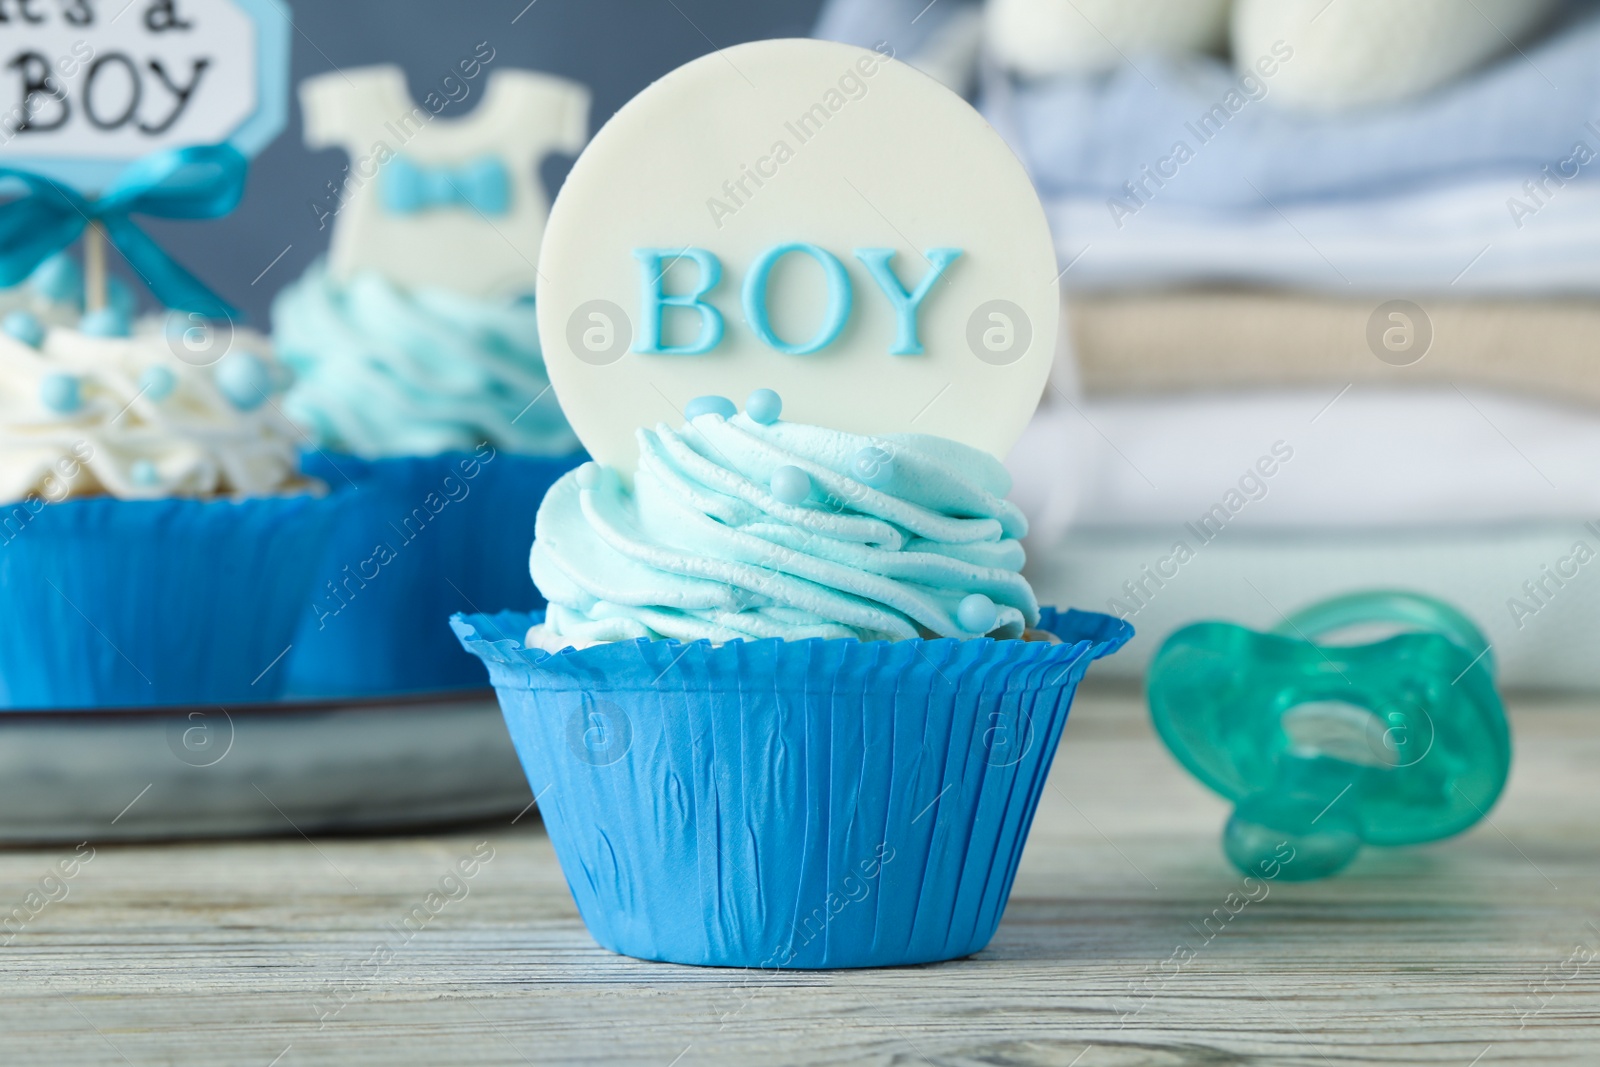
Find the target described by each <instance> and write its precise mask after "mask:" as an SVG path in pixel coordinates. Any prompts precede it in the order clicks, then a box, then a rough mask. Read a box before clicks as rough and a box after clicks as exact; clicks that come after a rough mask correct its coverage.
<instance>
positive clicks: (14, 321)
mask: <svg viewBox="0 0 1600 1067" xmlns="http://www.w3.org/2000/svg"><path fill="white" fill-rule="evenodd" d="M0 329H3V330H5V332H6V333H7V334H8V335H10V336H11V337H13V338H15V339H16V340H18V341H21V342H22V343H23V344H25V345H27V346H28V347H29V348H38V347H39V346H40V345H42V344H44V323H42V322H40V321H39V317H38V316H37V315H34V314H32V313H31V312H27V311H13V312H12V313H11V314H9V315H7V316H6V318H5V321H4V322H3V323H0Z"/></svg>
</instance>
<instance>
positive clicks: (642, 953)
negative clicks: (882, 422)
mask: <svg viewBox="0 0 1600 1067" xmlns="http://www.w3.org/2000/svg"><path fill="white" fill-rule="evenodd" d="M780 407H781V404H780V402H779V399H778V397H777V396H776V395H775V394H773V393H772V392H771V391H770V390H761V391H758V392H757V393H756V394H754V395H753V396H752V397H751V398H750V400H749V402H748V403H747V405H746V409H745V411H744V412H743V413H736V410H735V408H734V405H733V404H732V403H731V402H729V401H727V400H725V399H722V398H715V397H711V398H702V400H699V401H696V402H694V403H693V404H691V405H690V408H689V410H688V412H687V414H688V416H689V420H688V422H687V424H685V425H684V426H682V427H681V428H680V429H677V430H674V429H672V428H670V427H668V426H666V425H658V426H656V427H655V428H654V429H644V430H641V431H639V433H638V446H639V462H638V469H637V471H635V472H630V473H631V484H630V481H629V480H628V479H626V478H624V476H623V472H620V471H617V470H615V469H611V468H605V467H601V466H599V465H597V464H594V463H587V464H585V465H583V466H581V467H579V468H578V469H576V470H575V471H573V472H571V473H569V474H567V475H565V476H564V477H563V478H562V479H561V480H560V481H558V482H557V483H556V484H555V486H554V487H553V488H552V489H551V491H550V493H549V494H548V496H546V498H545V500H544V503H543V504H542V506H541V507H540V508H539V513H538V519H537V523H536V527H535V538H534V543H533V549H532V553H531V571H532V575H533V578H534V581H535V583H536V584H537V585H538V587H539V589H540V590H541V592H542V593H543V594H544V595H545V596H546V597H547V598H548V601H549V609H548V611H547V612H546V613H545V614H544V615H543V616H538V615H533V616H529V615H518V614H510V613H502V614H499V615H494V616H483V615H476V616H468V617H464V618H457V619H455V620H454V626H455V628H456V632H457V633H458V634H459V635H460V637H461V640H462V643H463V644H464V645H465V646H466V647H467V648H469V649H471V650H472V651H474V652H475V653H477V654H478V655H479V656H480V657H481V658H482V659H483V660H484V662H485V663H486V664H487V665H488V668H489V673H490V678H491V680H492V681H493V683H494V685H495V688H496V690H497V691H498V694H499V697H500V701H501V705H502V708H503V709H504V712H505V716H506V721H507V724H508V726H509V728H510V733H511V737H512V740H513V742H514V743H515V744H516V747H517V751H518V754H519V755H520V757H521V759H522V761H523V765H524V767H525V768H526V770H527V772H528V776H529V780H530V782H531V784H532V786H533V789H534V791H535V793H536V794H537V795H538V796H539V798H540V809H541V812H542V814H543V817H544V821H545V824H546V826H547V827H548V829H549V833H550V837H551V840H552V842H553V843H554V845H555V847H556V851H557V855H558V856H559V857H560V860H561V865H562V869H563V870H564V871H565V872H566V874H567V881H568V884H569V886H570V887H571V889H572V892H573V895H574V897H575V898H576V900H577V904H578V908H579V911H580V912H581V914H582V915H583V918H584V921H585V922H586V923H587V925H588V927H589V930H590V932H591V933H592V934H593V935H594V937H595V939H596V940H597V941H599V942H600V943H601V944H602V945H604V946H605V947H607V948H610V949H612V950H613V951H616V952H620V953H624V954H627V955H631V956H637V957H641V958H645V959H655V960H667V961H672V962H678V963H693V964H708V965H722V966H747V967H799V968H827V967H861V966H885V965H896V964H910V963H924V962H930V961H934V960H945V959H952V958H955V957H959V956H964V955H967V954H970V953H973V952H976V951H978V950H980V949H982V948H983V947H984V946H985V945H986V944H987V943H988V941H989V939H990V937H991V936H992V935H993V933H994V931H995V928H996V926H997V925H998V924H999V921H1000V917H1001V913H1002V912H1003V910H1004V908H1005V904H1006V900H1007V897H1008V895H1009V893H1010V889H1011V883H1012V879H1013V878H1014V876H1015V873H1016V868H1017V862H1018V860H1019V858H1020V855H1021V852H1022V847H1023V844H1024V842H1025V840H1026V837H1027V832H1028V827H1029V824H1030V822H1031V820H1032V817H1033V812H1034V810H1035V807H1036V806H1037V803H1038V800H1039V795H1040V792H1041V791H1042V789H1043V788H1044V782H1045V777H1046V775H1047V773H1048V771H1049V766H1050V762H1051V759H1052V757H1053V754H1054V752H1055V749H1056V745H1057V743H1058V741H1059V739H1060V736H1061V730H1062V727H1063V725H1064V724H1065V721H1066V715H1067V709H1068V706H1069V704H1070V703H1071V699H1072V695H1073V692H1074V690H1075V688H1076V686H1077V684H1078V681H1079V680H1080V679H1081V678H1082V676H1083V674H1084V672H1085V670H1087V668H1088V666H1089V663H1090V662H1091V661H1092V660H1094V659H1096V658H1099V657H1101V656H1105V655H1109V654H1110V653H1112V652H1114V651H1116V649H1118V648H1119V647H1121V645H1122V644H1123V643H1124V642H1125V641H1127V639H1128V638H1129V637H1130V636H1131V634H1132V630H1131V628H1130V627H1129V626H1128V625H1127V624H1126V623H1123V622H1120V621H1118V620H1116V619H1112V618H1110V617H1107V616H1103V615H1094V614H1089V613H1085V612H1067V613H1064V614H1058V613H1057V612H1055V611H1053V610H1051V609H1048V608H1046V609H1042V610H1041V608H1040V607H1039V605H1038V604H1037V602H1036V601H1035V598H1034V595H1033V592H1032V590H1031V589H1030V588H1029V586H1028V583H1027V582H1026V580H1025V579H1023V577H1022V576H1021V573H1020V571H1021V568H1022V563H1023V552H1022V547H1021V544H1020V539H1021V538H1022V536H1023V535H1024V534H1025V532H1026V529H1027V523H1026V520H1025V519H1024V518H1023V516H1022V514H1021V513H1020V512H1019V511H1018V510H1017V508H1016V507H1015V506H1014V505H1012V504H1010V503H1009V502H1007V501H1006V500H1005V494H1006V493H1007V491H1008V490H1009V488H1010V480H1009V478H1008V476H1007V474H1006V472H1005V469H1004V468H1003V467H1002V466H1001V464H1000V463H999V462H998V461H997V460H996V459H994V458H993V457H992V456H990V455H988V454H987V453H984V452H981V451H978V450H975V449H973V448H970V447H968V446H966V445H962V444H959V443H957V442H954V441H950V440H946V439H943V438H938V437H932V436H925V435H916V434H887V435H882V436H877V437H862V436H858V435H854V434H848V433H842V432H838V431H835V430H831V429H825V428H821V427H816V426H810V425H801V424H795V423H790V422H785V421H782V420H781V419H780V418H779V414H780Z"/></svg>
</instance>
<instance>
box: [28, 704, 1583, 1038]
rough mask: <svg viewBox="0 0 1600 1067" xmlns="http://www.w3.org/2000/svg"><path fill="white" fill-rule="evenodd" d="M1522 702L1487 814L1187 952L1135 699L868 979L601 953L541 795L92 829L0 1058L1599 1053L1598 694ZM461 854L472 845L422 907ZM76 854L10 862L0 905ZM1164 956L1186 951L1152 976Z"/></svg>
mask: <svg viewBox="0 0 1600 1067" xmlns="http://www.w3.org/2000/svg"><path fill="white" fill-rule="evenodd" d="M1513 717H1514V729H1515V731H1516V738H1517V744H1518V754H1517V763H1516V767H1515V769H1514V771H1513V776H1512V782H1511V786H1510V789H1509V791H1508V793H1507V795H1506V797H1505V798H1504V799H1503V801H1502V802H1501V805H1500V806H1499V807H1498V808H1496V809H1495V810H1494V811H1493V812H1492V813H1491V815H1490V819H1491V820H1492V821H1491V822H1490V823H1488V824H1482V825H1480V826H1478V827H1477V828H1476V829H1474V830H1473V831H1471V832H1470V833H1469V834H1467V835H1466V836H1465V837H1463V838H1461V839H1458V840H1455V841H1450V842H1446V843H1443V844H1439V845H1434V846H1429V847H1426V848H1419V849H1412V850H1408V851H1403V852H1389V853H1384V852H1368V853H1366V854H1365V855H1364V856H1363V857H1362V858H1360V859H1358V860H1357V862H1356V864H1355V865H1354V866H1353V867H1352V868H1351V869H1350V870H1349V871H1348V872H1347V873H1346V874H1344V875H1343V876H1341V877H1339V878H1336V879H1334V880H1331V881H1327V882H1322V883H1316V884H1310V885H1298V886H1297V885H1290V884H1287V883H1281V882H1280V883H1276V884H1274V885H1273V886H1272V888H1271V892H1270V895H1269V896H1268V897H1267V898H1266V899H1263V900H1260V901H1259V902H1257V903H1252V904H1250V905H1248V906H1247V907H1245V908H1244V909H1243V910H1241V911H1239V913H1238V914H1237V915H1236V916H1234V917H1233V918H1232V919H1231V920H1230V921H1229V922H1228V923H1227V925H1226V927H1225V928H1224V929H1223V931H1222V932H1221V933H1220V934H1216V935H1215V936H1213V937H1211V938H1210V939H1209V941H1208V940H1206V937H1205V929H1206V925H1205V919H1206V917H1207V916H1210V915H1212V914H1213V912H1214V910H1215V909H1218V908H1219V907H1221V906H1222V905H1223V902H1224V900H1225V899H1226V898H1227V896H1228V894H1229V893H1230V892H1231V891H1233V890H1235V889H1236V888H1237V887H1238V886H1239V879H1238V877H1237V875H1235V874H1234V873H1233V872H1232V871H1231V870H1230V869H1229V868H1228V867H1227V866H1226V865H1225V864H1224V862H1223V860H1222V858H1221V853H1220V850H1219V848H1218V846H1217V832H1218V829H1219V828H1220V826H1221V823H1222V820H1223V818H1224V816H1225V813H1226V811H1225V807H1224V805H1223V804H1222V803H1221V802H1219V801H1217V800H1216V799H1215V798H1213V797H1211V796H1210V795H1209V794H1207V793H1206V792H1204V791H1203V790H1202V789H1201V788H1200V787H1199V786H1197V785H1195V784H1194V783H1193V782H1191V781H1190V780H1189V779H1188V778H1187V777H1186V776H1185V775H1184V773H1183V772H1182V771H1180V769H1179V768H1178V767H1177V766H1176V764H1174V763H1173V762H1172V761H1171V760H1170V759H1169V758H1168V757H1167V756H1166V754H1165V753H1164V752H1163V751H1162V749H1161V748H1160V746H1159V745H1158V743H1157V742H1156V741H1155V740H1154V738H1153V737H1152V736H1151V734H1150V731H1149V727H1148V720H1147V718H1146V715H1145V712H1144V710H1143V707H1142V704H1141V703H1140V702H1139V701H1138V699H1137V697H1136V696H1135V695H1134V694H1132V693H1130V692H1121V691H1111V690H1094V689H1092V688H1091V689H1090V690H1089V691H1087V692H1086V694H1085V695H1084V696H1082V697H1080V700H1079V704H1078V706H1077V707H1076V708H1075V709H1074V711H1073V718H1072V721H1071V722H1070V723H1069V725H1068V727H1067V732H1066V740H1065V742H1064V746H1063V749H1062V752H1061V755H1060V757H1059V758H1058V760H1057V764H1056V769H1055V774H1054V777H1053V780H1052V788H1050V789H1048V790H1047V791H1046V794H1045V798H1044V803H1043V807H1042V808H1041V810H1040V813H1039V817H1038V819H1037V821H1036V823H1035V825H1034V830H1033V837H1032V840H1031V841H1030V843H1029V845H1028V851H1027V854H1026V856H1025V858H1024V860H1023V864H1022V871H1021V873H1020V874H1019V876H1018V878H1017V883H1016V891H1015V893H1014V895H1013V896H1012V899H1011V905H1010V908H1009V910H1008V911H1007V913H1006V918H1005V922H1004V923H1003V924H1002V925H1001V927H1000V932H999V934H998V935H997V936H996V938H995V940H994V942H993V944H991V946H990V947H989V949H988V950H987V951H985V952H983V953H982V954H980V955H978V956H976V957H974V958H971V959H968V960H963V961H958V962H955V963H949V964H943V965H938V966H929V967H915V968H906V969H899V970H890V971H868V972H827V973H812V974H807V973H796V974H782V975H778V976H776V977H772V976H768V975H763V974H748V975H747V974H744V973H741V972H736V971H733V972H730V971H722V970H705V969H696V968H687V967H675V966H670V965H666V964H653V963H641V962H637V961H634V960H629V959H623V958H619V957H616V956H613V955H610V954H609V953H607V952H605V951H603V950H601V949H599V948H598V947H596V946H595V944H594V943H593V942H592V941H590V940H589V937H588V935H587V934H586V933H585V932H584V929H583V926H582V924H581V923H580V922H579V920H578V917H577V913H576V911H575V909H574V908H573V905H572V900H571V898H570V897H569V896H568V894H567V890H566V886H565V883H564V882H563V880H562V877H561V872H560V869H559V867H558V866H557V864H556V861H555V856H554V853H553V852H552V850H551V847H550V843H549V840H548V839H547V838H546V837H545V835H544V832H543V830H542V828H541V827H540V825H539V823H538V822H537V819H536V816H535V815H533V814H529V815H528V816H526V817H524V818H523V819H522V820H521V821H520V822H518V823H517V824H516V825H515V826H512V825H493V826H484V827H480V828H476V829H472V830H469V831H465V832H450V833H439V834H429V835H425V836H416V837H398V838H396V837H391V838H378V839H318V840H314V841H308V840H306V839H304V838H302V837H299V836H286V837H284V838H282V839H279V840H273V841H263V842H245V843H218V844H189V845H162V846H109V845H102V846H99V847H97V848H96V850H95V852H94V857H93V859H92V860H91V861H90V862H88V863H87V864H82V863H80V864H79V865H78V866H77V869H76V872H75V873H74V874H73V875H72V876H71V877H70V879H64V880H62V881H61V882H59V883H56V882H51V883H48V884H45V885H43V888H45V889H48V891H49V893H51V894H54V895H56V896H60V895H61V893H62V892H63V888H62V887H64V891H65V896H64V897H62V898H61V899H58V900H52V901H49V902H48V903H47V904H46V905H45V906H43V907H42V908H41V909H39V910H38V912H37V914H35V915H33V916H32V917H31V918H30V919H29V921H28V922H27V923H26V925H25V926H24V927H22V928H21V929H20V930H19V931H16V932H15V936H12V935H11V934H10V933H6V932H0V1064H3V1065H5V1067H13V1065H20V1064H36V1063H37V1064H122V1063H128V1064H136V1065H141V1067H142V1065H145V1064H207V1065H211V1064H245V1065H252V1067H269V1065H274V1064H275V1065H277V1067H298V1065H303V1064H340V1065H354V1064H383V1065H393V1064H446V1063H473V1064H506V1065H518V1064H547V1063H566V1062H579V1061H585V1060H588V1061H596V1062H609V1063H619V1064H648V1065H653V1067H669V1065H672V1064H677V1065H679V1067H691V1065H694V1064H711V1063H716V1064H741V1065H742V1064H762V1065H767V1064H780V1063H801V1064H835V1063H873V1064H923V1063H927V1064H936V1065H941V1067H942V1065H956V1064H974V1065H976V1064H989V1065H997V1064H1004V1065H1029V1064H1040V1065H1044V1064H1055V1065H1060V1067H1068V1065H1073V1064H1076V1065H1079V1067H1110V1065H1113V1064H1117V1065H1122V1064H1183V1063H1203V1064H1257V1063H1259V1064H1305V1065H1319V1064H1321V1065H1339V1067H1343V1065H1345V1064H1352V1063H1406V1064H1419V1063H1420V1064H1449V1065H1455V1067H1469V1065H1472V1064H1480V1065H1489V1064H1503V1063H1505V1064H1509V1063H1516V1064H1556V1063H1572V1064H1595V1063H1600V702H1593V703H1584V702H1577V701H1565V702H1563V701H1548V700H1545V701H1540V700H1522V701H1518V702H1516V703H1515V705H1514V708H1513ZM484 842H487V844H482V843H484ZM475 849H476V850H477V851H478V853H479V854H480V855H486V850H487V849H492V850H493V858H492V859H489V860H487V862H483V863H481V864H480V866H479V867H478V869H477V871H476V874H475V876H474V877H473V878H471V879H470V880H466V881H464V882H463V883H461V884H460V885H456V884H454V883H448V884H447V886H446V888H447V889H448V890H449V891H450V893H451V894H452V895H454V896H455V897H456V898H458V899H449V897H448V896H446V895H444V894H441V895H440V896H439V897H436V898H434V902H435V903H436V902H437V901H439V900H444V901H445V903H443V904H442V905H439V906H438V907H437V908H436V909H432V910H430V908H429V899H428V894H429V893H430V892H432V891H435V890H437V889H438V888H439V884H440V880H441V878H442V877H443V876H444V875H445V874H446V873H447V871H449V870H450V869H451V868H452V867H453V866H454V865H455V864H456V862H457V861H458V860H461V859H463V858H465V857H468V856H470V855H472V854H473V853H474V850H475ZM72 855H73V850H72V849H44V850H29V851H13V852H0V913H4V912H7V911H9V910H10V909H11V908H13V907H15V906H16V905H17V904H18V903H21V902H23V901H24V900H25V899H27V894H28V893H29V892H30V890H39V889H41V886H42V883H43V880H44V879H45V878H46V876H47V875H50V874H51V872H52V871H53V870H54V871H59V870H61V869H63V868H62V866H61V865H62V864H63V863H64V861H67V860H69V858H70V857H71V856H72ZM66 866H68V867H70V866H71V864H70V863H67V864H66ZM57 877H59V875H57ZM39 899H46V900H48V895H46V896H43V897H40V898H35V901H36V902H37V900H39ZM419 906H420V907H421V908H422V911H421V913H420V914H422V915H426V916H427V918H426V921H423V920H420V919H417V918H416V917H415V916H416V915H417V914H419V913H417V912H415V911H413V909H415V908H418V907H419ZM408 915H411V916H413V917H412V919H411V920H410V926H412V927H416V928H417V929H416V931H415V932H410V931H409V930H408V929H407V924H406V917H407V916H408ZM1217 925H1218V924H1217V923H1216V922H1215V921H1213V923H1212V924H1211V926H1212V928H1215V927H1216V926H1217ZM8 941H9V943H7V942H8ZM1179 944H1184V945H1187V946H1189V947H1190V948H1191V949H1192V950H1193V951H1194V956H1193V958H1192V959H1190V960H1188V961H1187V962H1185V963H1183V964H1182V965H1181V966H1178V965H1174V964H1170V963H1167V962H1166V961H1168V960H1169V959H1171V957H1172V955H1173V950H1174V948H1175V947H1176V946H1178V945H1179ZM383 949H387V950H388V952H387V954H385V953H384V952H382V951H379V950H383ZM375 958H376V959H377V960H378V961H379V962H376V963H374V962H373V960H374V959H375Z"/></svg>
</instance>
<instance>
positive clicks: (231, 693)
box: [0, 493, 346, 709]
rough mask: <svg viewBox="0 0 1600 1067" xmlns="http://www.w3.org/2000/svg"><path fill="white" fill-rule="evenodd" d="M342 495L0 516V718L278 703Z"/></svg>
mask: <svg viewBox="0 0 1600 1067" xmlns="http://www.w3.org/2000/svg"><path fill="white" fill-rule="evenodd" d="M345 495H346V494H341V493H324V494H312V493H301V494H296V495H288V496H270V497H255V498H249V499H244V500H237V501H236V500H226V499H222V500H194V499H182V498H173V499H165V500H117V499H114V498H110V497H98V498H93V499H84V500H66V501H62V502H61V503H58V504H44V503H38V502H36V504H35V505H34V506H33V508H31V509H30V507H29V506H28V505H25V504H13V505H9V506H7V507H6V508H4V509H0V511H3V512H4V517H5V523H4V534H3V536H0V708H6V709H20V708H27V709H40V708H43V709H55V708H103V707H147V706H151V705H185V704H229V703H263V702H268V701H272V700H276V699H278V698H279V697H280V696H281V695H282V693H283V688H284V683H285V681H286V680H287V676H288V672H287V671H286V670H285V668H284V664H283V662H282V660H283V659H284V658H285V657H284V653H285V652H286V651H287V650H288V649H289V646H290V643H291V641H292V640H293V636H294V628H295V625H296V624H297V623H298V622H299V618H300V616H299V613H300V611H302V610H303V607H304V604H305V600H306V596H307V593H308V592H309V590H310V587H311V579H312V574H313V571H314V568H315V565H316V561H317V560H318V559H320V558H321V557H322V551H323V548H324V547H325V546H326V544H327V540H328V536H329V534H330V533H331V532H332V530H333V526H334V522H335V520H336V519H337V517H338V512H339V509H340V507H342V506H343V502H344V498H345Z"/></svg>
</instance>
